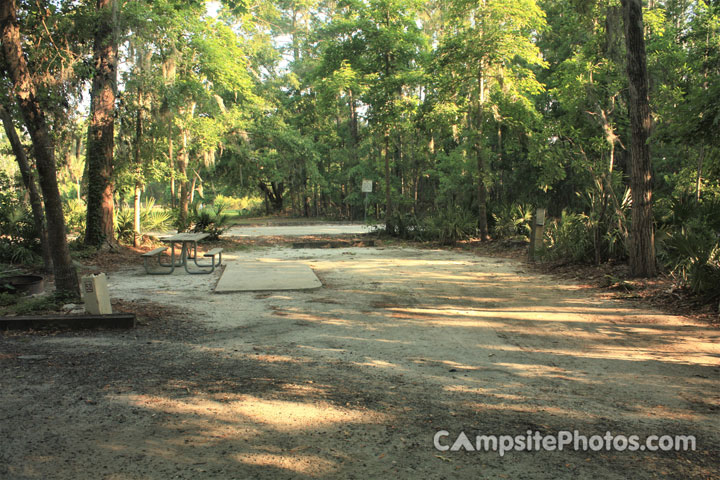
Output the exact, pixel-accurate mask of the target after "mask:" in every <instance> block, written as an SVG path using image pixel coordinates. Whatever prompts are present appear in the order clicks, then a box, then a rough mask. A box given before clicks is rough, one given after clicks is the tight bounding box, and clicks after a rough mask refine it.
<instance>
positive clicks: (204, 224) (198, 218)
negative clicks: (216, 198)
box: [190, 205, 230, 241]
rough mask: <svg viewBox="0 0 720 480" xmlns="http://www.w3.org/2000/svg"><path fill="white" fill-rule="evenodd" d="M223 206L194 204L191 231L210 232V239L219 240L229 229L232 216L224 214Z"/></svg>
mask: <svg viewBox="0 0 720 480" xmlns="http://www.w3.org/2000/svg"><path fill="white" fill-rule="evenodd" d="M222 212H223V206H222V205H216V206H212V207H205V208H198V207H197V205H193V209H192V213H191V215H190V231H192V232H194V233H207V234H209V237H208V240H210V241H213V240H218V239H219V238H220V235H222V234H223V233H224V232H225V230H227V226H228V222H229V220H230V217H228V216H227V215H225V214H223V213H222Z"/></svg>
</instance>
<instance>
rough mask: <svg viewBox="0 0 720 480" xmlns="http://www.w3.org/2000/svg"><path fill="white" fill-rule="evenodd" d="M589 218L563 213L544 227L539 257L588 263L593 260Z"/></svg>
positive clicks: (579, 214)
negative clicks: (542, 244) (542, 243)
mask: <svg viewBox="0 0 720 480" xmlns="http://www.w3.org/2000/svg"><path fill="white" fill-rule="evenodd" d="M588 222H589V218H588V216H587V215H585V214H582V213H571V212H567V211H563V212H562V215H561V217H560V218H559V219H552V220H550V221H549V222H548V223H546V225H545V242H544V249H543V251H542V253H541V255H542V256H543V257H545V258H547V259H549V260H558V259H567V260H569V261H571V262H588V261H590V260H591V259H593V258H594V256H595V253H594V246H593V239H592V235H591V229H590V228H589V225H588Z"/></svg>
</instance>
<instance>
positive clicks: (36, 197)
mask: <svg viewBox="0 0 720 480" xmlns="http://www.w3.org/2000/svg"><path fill="white" fill-rule="evenodd" d="M3 100H4V99H3ZM0 117H2V123H3V126H4V127H5V134H6V135H7V137H8V140H9V141H10V146H11V147H12V150H13V153H14V154H15V158H16V159H17V163H18V167H19V168H20V175H21V176H22V180H23V184H24V185H25V188H26V189H27V192H28V196H29V197H30V208H31V209H32V215H33V222H34V223H35V229H36V230H37V231H38V235H39V236H40V248H41V251H42V259H43V267H44V270H45V271H46V272H48V273H49V272H51V271H52V257H51V256H50V246H49V245H48V236H47V229H46V228H45V215H43V211H42V208H43V206H42V199H41V198H40V192H38V189H37V185H36V184H35V179H34V178H33V175H32V171H31V170H30V162H28V159H27V156H26V155H25V149H24V148H23V145H22V142H21V141H20V137H18V134H17V131H16V130H15V125H14V124H13V121H12V117H11V116H10V112H9V111H8V110H6V109H5V106H4V105H0Z"/></svg>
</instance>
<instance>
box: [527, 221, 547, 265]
mask: <svg viewBox="0 0 720 480" xmlns="http://www.w3.org/2000/svg"><path fill="white" fill-rule="evenodd" d="M544 234H545V209H544V208H538V209H537V210H535V215H533V218H532V231H531V232H530V252H529V254H530V261H531V262H534V261H535V254H536V253H537V251H538V250H540V249H541V248H542V246H543V236H544Z"/></svg>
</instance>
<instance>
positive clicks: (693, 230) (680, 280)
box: [656, 195, 720, 299]
mask: <svg viewBox="0 0 720 480" xmlns="http://www.w3.org/2000/svg"><path fill="white" fill-rule="evenodd" d="M658 217H659V223H660V226H659V228H658V230H657V239H656V243H657V246H658V260H659V261H660V262H661V263H662V264H663V265H664V266H665V267H666V268H667V269H668V270H669V271H670V274H671V275H672V276H673V278H674V279H675V282H676V284H677V285H679V286H681V287H685V288H688V289H689V290H690V291H692V292H693V293H695V294H698V295H702V296H704V297H706V298H707V299H718V298H720V241H719V238H720V237H719V234H720V198H709V199H704V200H703V201H701V202H698V201H697V200H696V199H695V198H693V197H691V196H689V195H688V196H684V197H679V198H673V199H672V200H670V201H669V202H665V203H661V204H660V206H659V208H658Z"/></svg>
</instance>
